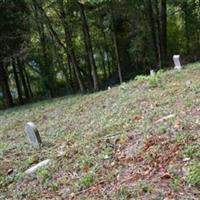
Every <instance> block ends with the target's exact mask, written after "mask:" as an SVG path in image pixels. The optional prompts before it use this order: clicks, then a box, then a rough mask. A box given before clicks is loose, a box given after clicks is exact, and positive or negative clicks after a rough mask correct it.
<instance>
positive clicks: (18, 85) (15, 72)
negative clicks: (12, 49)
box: [12, 59, 24, 104]
mask: <svg viewBox="0 0 200 200" xmlns="http://www.w3.org/2000/svg"><path fill="white" fill-rule="evenodd" d="M12 66H13V73H14V78H15V84H16V88H17V93H18V100H19V103H20V104H24V100H23V97H22V90H21V86H20V81H19V77H18V72H17V65H16V60H15V59H13V60H12Z"/></svg>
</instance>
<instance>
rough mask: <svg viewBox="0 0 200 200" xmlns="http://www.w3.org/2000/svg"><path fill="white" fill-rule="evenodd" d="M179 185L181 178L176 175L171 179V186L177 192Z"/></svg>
mask: <svg viewBox="0 0 200 200" xmlns="http://www.w3.org/2000/svg"><path fill="white" fill-rule="evenodd" d="M179 186H180V178H179V177H178V176H174V177H173V178H172V179H171V182H170V187H171V188H172V189H173V190H174V191H175V192H177V191H178V189H179Z"/></svg>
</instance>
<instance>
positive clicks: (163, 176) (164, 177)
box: [161, 173, 172, 179]
mask: <svg viewBox="0 0 200 200" xmlns="http://www.w3.org/2000/svg"><path fill="white" fill-rule="evenodd" d="M170 178H172V175H171V174H170V173H165V174H163V175H162V176H161V179H170Z"/></svg>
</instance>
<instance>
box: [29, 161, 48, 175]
mask: <svg viewBox="0 0 200 200" xmlns="http://www.w3.org/2000/svg"><path fill="white" fill-rule="evenodd" d="M51 162H52V160H50V159H47V160H44V161H42V162H40V163H38V164H36V165H34V166H33V167H31V168H29V169H27V170H26V171H25V173H26V174H33V173H35V172H36V171H37V170H38V169H40V168H42V167H46V166H47V165H49V164H50V163H51Z"/></svg>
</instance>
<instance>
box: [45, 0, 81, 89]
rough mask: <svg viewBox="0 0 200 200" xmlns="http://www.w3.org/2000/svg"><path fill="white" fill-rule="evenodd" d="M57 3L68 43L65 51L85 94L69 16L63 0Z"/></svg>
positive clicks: (58, 0)
mask: <svg viewBox="0 0 200 200" xmlns="http://www.w3.org/2000/svg"><path fill="white" fill-rule="evenodd" d="M57 3H58V6H59V14H60V18H61V21H62V25H63V28H64V32H65V43H66V47H65V50H66V51H67V54H68V55H69V57H70V61H71V63H72V66H73V68H74V71H75V74H76V78H77V81H78V84H79V88H80V91H81V92H84V90H85V88H84V84H83V81H82V77H81V73H80V71H79V66H78V62H77V59H76V56H75V52H74V47H73V42H72V33H71V30H69V23H68V20H67V16H66V13H65V10H64V2H63V0H57ZM48 24H49V25H50V23H49V21H48ZM51 29H52V27H51ZM54 35H55V33H54ZM57 40H58V37H57Z"/></svg>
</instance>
